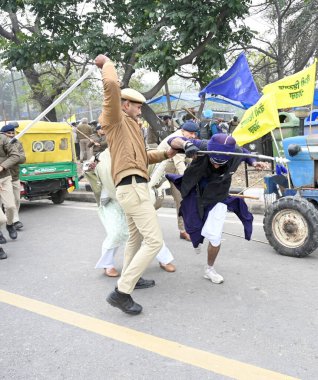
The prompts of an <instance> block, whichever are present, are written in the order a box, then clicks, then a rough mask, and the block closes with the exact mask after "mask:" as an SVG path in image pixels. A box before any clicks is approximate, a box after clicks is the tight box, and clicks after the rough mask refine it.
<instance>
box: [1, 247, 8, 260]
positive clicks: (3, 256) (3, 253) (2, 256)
mask: <svg viewBox="0 0 318 380" xmlns="http://www.w3.org/2000/svg"><path fill="white" fill-rule="evenodd" d="M7 257H8V256H7V254H6V253H5V252H4V250H3V249H2V248H1V247H0V260H3V259H6V258H7Z"/></svg>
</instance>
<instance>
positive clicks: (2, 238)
mask: <svg viewBox="0 0 318 380" xmlns="http://www.w3.org/2000/svg"><path fill="white" fill-rule="evenodd" d="M6 242H7V239H6V238H5V237H4V236H3V234H2V232H1V231H0V244H5V243H6Z"/></svg>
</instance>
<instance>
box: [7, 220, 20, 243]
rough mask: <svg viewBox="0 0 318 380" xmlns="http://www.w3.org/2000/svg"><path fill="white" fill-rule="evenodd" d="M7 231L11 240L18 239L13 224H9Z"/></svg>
mask: <svg viewBox="0 0 318 380" xmlns="http://www.w3.org/2000/svg"><path fill="white" fill-rule="evenodd" d="M7 230H8V232H9V236H10V238H11V239H13V240H14V239H16V238H17V237H18V234H17V230H16V229H15V228H14V225H13V224H7Z"/></svg>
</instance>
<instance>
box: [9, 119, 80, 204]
mask: <svg viewBox="0 0 318 380" xmlns="http://www.w3.org/2000/svg"><path fill="white" fill-rule="evenodd" d="M18 123H19V127H18V128H17V129H16V133H17V134H18V133H20V132H21V131H23V130H24V128H25V127H26V126H27V125H29V124H30V123H31V121H30V120H22V121H18ZM19 141H20V142H21V143H22V145H23V148H24V151H25V155H26V162H25V163H24V164H21V165H20V181H21V198H24V199H28V200H35V199H43V198H48V199H51V200H52V202H53V203H55V204H60V203H63V202H64V199H65V196H66V194H67V193H68V192H71V191H73V190H74V189H77V188H78V175H77V164H76V155H75V147H74V138H73V133H72V128H71V127H70V126H69V125H68V124H67V123H53V122H47V121H39V122H37V123H35V124H34V125H33V126H32V127H31V128H30V129H29V130H28V131H27V132H26V133H25V134H24V135H23V136H21V138H20V139H19Z"/></svg>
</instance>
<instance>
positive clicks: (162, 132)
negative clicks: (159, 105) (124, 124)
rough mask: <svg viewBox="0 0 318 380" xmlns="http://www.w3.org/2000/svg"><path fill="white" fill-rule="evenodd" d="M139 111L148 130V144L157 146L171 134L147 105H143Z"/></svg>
mask: <svg viewBox="0 0 318 380" xmlns="http://www.w3.org/2000/svg"><path fill="white" fill-rule="evenodd" d="M141 111H142V116H143V118H144V119H145V120H146V121H147V122H148V124H149V128H150V134H149V139H148V144H158V143H159V142H160V141H162V140H163V139H164V138H165V137H167V136H168V135H169V134H170V133H171V132H170V131H169V128H168V127H167V126H166V125H165V124H164V123H163V122H162V121H161V120H160V119H159V117H158V116H157V115H156V114H155V113H154V111H153V110H152V109H151V108H150V107H149V106H148V104H146V103H144V104H143V105H142V108H141ZM154 140H155V141H154Z"/></svg>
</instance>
